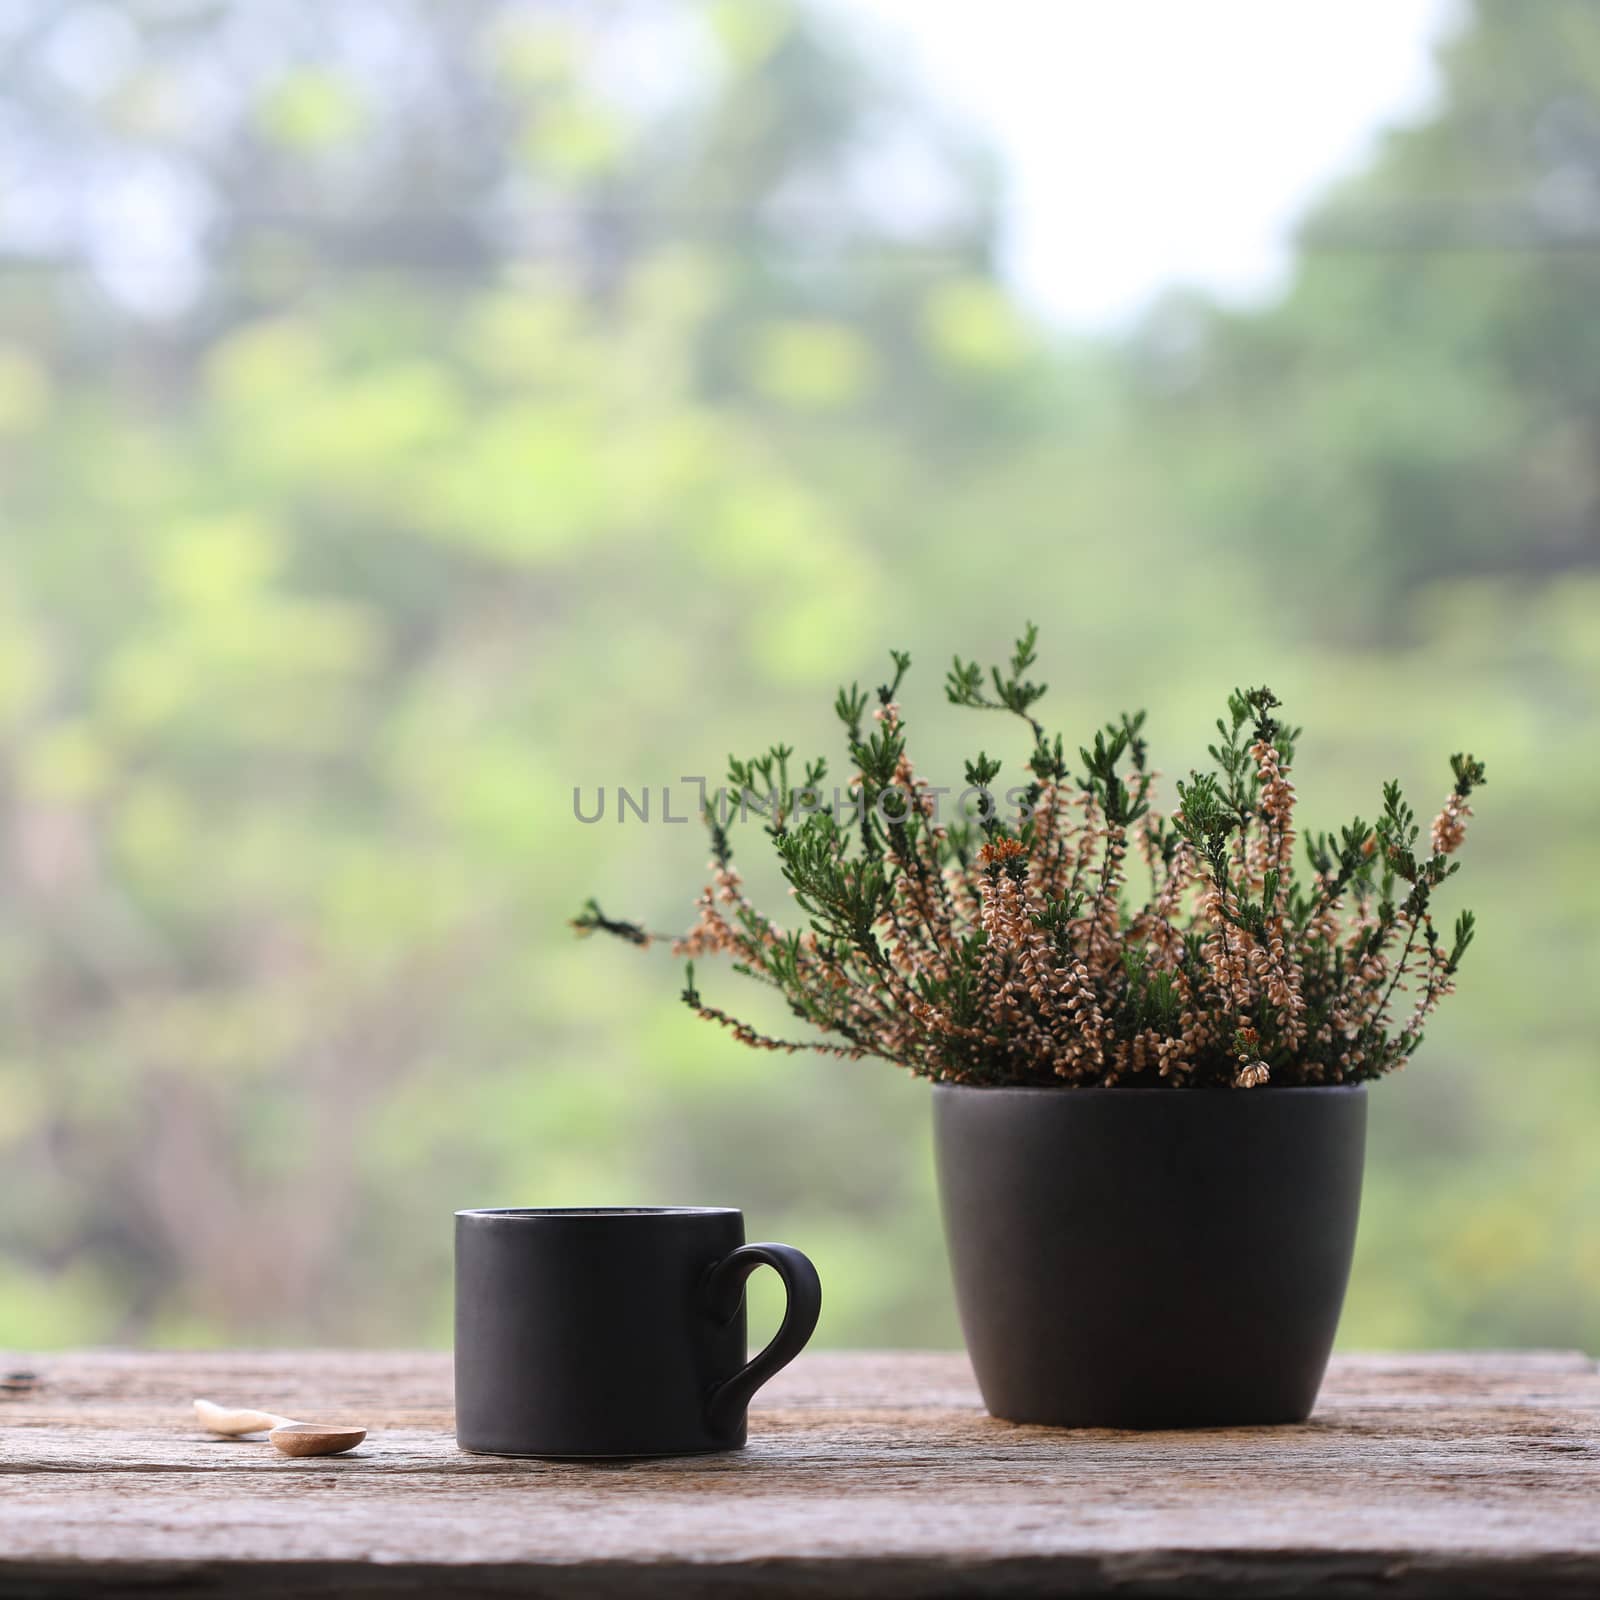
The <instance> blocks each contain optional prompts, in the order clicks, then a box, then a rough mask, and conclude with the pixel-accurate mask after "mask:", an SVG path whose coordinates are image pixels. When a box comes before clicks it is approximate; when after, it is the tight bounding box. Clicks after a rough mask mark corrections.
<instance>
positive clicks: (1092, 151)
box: [839, 0, 1454, 323]
mask: <svg viewBox="0 0 1600 1600" xmlns="http://www.w3.org/2000/svg"><path fill="white" fill-rule="evenodd" d="M839 3H840V4H841V5H842V6H843V8H844V9H845V10H846V11H848V12H852V13H855V14H856V15H857V17H858V20H860V19H862V14H866V16H867V17H870V18H872V19H873V20H874V21H875V22H876V23H877V24H878V30H877V31H879V32H880V33H881V34H882V36H883V37H884V39H885V40H887V41H892V43H893V45H894V47H895V48H897V49H903V50H904V52H905V54H906V55H907V56H908V57H909V59H910V61H911V63H912V65H913V68H914V70H916V71H917V72H918V73H919V75H920V76H921V77H922V79H923V80H924V81H925V82H926V83H928V84H929V85H931V87H932V88H933V90H934V92H935V97H936V98H937V99H938V100H939V101H941V102H942V103H944V104H945V105H947V106H948V107H950V108H951V109H952V110H953V111H956V112H958V113H959V114H961V115H962V117H963V118H964V119H965V120H967V121H970V122H972V123H975V124H976V125H977V126H978V127H979V128H980V129H982V130H985V131H986V132H987V133H988V135H989V137H990V138H991V139H992V140H994V141H995V142H996V143H997V144H998V145H999V147H1000V149H1001V151H1002V152H1003V155H1004V157H1005V159H1006V161H1007V164H1008V167H1009V169H1010V172H1011V182H1012V185H1013V187H1012V194H1011V213H1010V264H1011V270H1012V274H1013V276H1014V278H1015V280H1016V281H1017V283H1018V284H1019V286H1020V287H1021V288H1022V289H1023V290H1024V292H1026V293H1027V294H1028V295H1029V297H1030V298H1031V299H1033V300H1034V301H1035V302H1036V303H1037V304H1038V305H1039V306H1040V308H1041V309H1043V310H1045V311H1048V312H1051V313H1054V314H1055V315H1057V316H1060V317H1062V318H1064V319H1067V320H1070V321H1074V322H1080V323H1104V322H1107V321H1114V320H1116V319H1117V318H1119V317H1122V316H1126V315H1127V314H1129V313H1130V312H1133V311H1135V310H1137V309H1138V307H1139V306H1140V305H1141V304H1143V303H1144V302H1145V301H1146V300H1148V299H1149V297H1150V296H1151V294H1153V293H1154V292H1156V291H1157V290H1159V289H1161V288H1162V287H1164V286H1166V285H1169V284H1172V283H1192V284H1198V285H1203V286H1204V287H1206V288H1208V289H1211V290H1213V291H1216V292H1219V293H1221V294H1224V295H1227V296H1232V297H1240V298H1246V297H1250V296H1253V295H1259V294H1261V293H1264V292H1267V291H1270V290H1271V288H1272V287H1273V286H1274V285H1275V283H1277V282H1278V281H1279V275H1280V274H1281V272H1282V269H1283V266H1284V263H1285V259H1286V247H1287V245H1288V243H1289V239H1290V235H1291V233H1292V230H1293V227H1294V224H1295V221H1296V219H1297V217H1298V215H1299V214H1300V212H1301V210H1302V208H1303V207H1304V205H1305V203H1306V202H1307V201H1308V200H1309V199H1310V198H1311V197H1312V196H1313V195H1314V194H1315V193H1316V192H1317V191H1318V189H1319V188H1320V187H1321V186H1322V185H1323V184H1324V183H1326V182H1327V180H1328V179H1330V178H1332V177H1336V176H1338V175H1339V174H1340V173H1342V172H1345V171H1348V170H1349V169H1350V168H1351V167H1352V166H1353V165H1355V164H1356V163H1357V162H1358V161H1359V160H1360V158H1361V156H1362V155H1363V153H1365V152H1366V151H1367V150H1368V149H1369V148H1370V146H1371V142H1372V140H1373V137H1374V135H1375V134H1376V133H1377V132H1378V131H1379V130H1381V129H1382V128H1383V127H1384V126H1385V125H1388V124H1391V123H1394V122H1396V121H1402V120H1404V119H1405V118H1406V117H1407V116H1409V115H1413V114H1415V113H1416V112H1417V111H1419V110H1420V109H1422V108H1424V107H1426V105H1427V104H1428V101H1429V97H1430V95H1431V93H1432V91H1433V87H1434V73H1433V64H1432V54H1431V45H1432V42H1433V40H1435V39H1436V38H1437V37H1438V36H1439V35H1440V33H1441V32H1443V31H1444V30H1445V29H1446V28H1447V26H1448V24H1449V21H1450V18H1451V16H1452V15H1453V10H1454V8H1453V5H1452V3H1451V0H1339V3H1338V4H1336V5H1333V4H1306V3H1303V0H839Z"/></svg>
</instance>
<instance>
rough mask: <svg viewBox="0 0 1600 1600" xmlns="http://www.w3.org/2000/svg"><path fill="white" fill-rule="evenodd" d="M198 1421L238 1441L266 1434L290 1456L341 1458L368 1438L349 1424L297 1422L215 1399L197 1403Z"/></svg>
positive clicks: (277, 1446) (205, 1426)
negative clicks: (215, 1400) (217, 1402)
mask: <svg viewBox="0 0 1600 1600" xmlns="http://www.w3.org/2000/svg"><path fill="white" fill-rule="evenodd" d="M194 1414H195V1419H196V1421H198V1422H199V1424H200V1426H201V1427H202V1428H205V1429H207V1430H208V1431H209V1432H211V1433H220V1434H222V1435H223V1436H224V1437H226V1438H229V1439H238V1438H241V1437H243V1436H244V1435H245V1434H248V1433H264V1434H266V1436H267V1438H268V1439H269V1440H271V1442H272V1443H273V1445H274V1446H275V1447H276V1448H277V1449H279V1450H281V1451H282V1452H283V1453H284V1455H286V1456H337V1455H342V1454H343V1453H344V1452H345V1451H346V1450H354V1449H355V1447H356V1446H357V1445H358V1444H360V1443H361V1441H362V1440H363V1439H365V1438H366V1436H367V1430H366V1429H365V1428H355V1427H351V1426H350V1425H349V1424H348V1423H330V1422H296V1421H295V1420H294V1418H293V1417H280V1416H278V1415H277V1414H276V1413H275V1412H271V1411H251V1410H249V1409H246V1408H240V1407H228V1406H219V1405H217V1404H216V1403H215V1402H214V1401H211V1400H196V1401H195V1403H194Z"/></svg>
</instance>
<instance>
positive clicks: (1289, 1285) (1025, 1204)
mask: <svg viewBox="0 0 1600 1600" xmlns="http://www.w3.org/2000/svg"><path fill="white" fill-rule="evenodd" d="M933 1105H934V1135H935V1147H936V1151H937V1155H938V1163H939V1189H940V1194H941V1198H942V1201H943V1207H944V1223H945V1237H946V1240H947V1242H948V1244H949V1248H950V1262H951V1266H952V1268H953V1270H954V1273H955V1286H956V1300H957V1303H958V1305H959V1307H960V1311H961V1323H962V1327H963V1329H964V1331H965V1333H966V1339H967V1349H968V1351H969V1352H970V1353H971V1356H972V1365H973V1368H974V1370H975V1372H976V1373H977V1378H978V1387H979V1388H980V1389H981V1390H982V1392H983V1399H984V1404H985V1405H987V1406H988V1408H989V1410H990V1412H991V1413H992V1414H993V1415H995V1416H997V1417H1004V1418H1007V1419H1009V1420H1010V1421H1013V1422H1040V1423H1050V1424H1054V1425H1056V1426H1059V1427H1104V1428H1186V1427H1206V1426H1229V1425H1238V1424H1246V1423H1274V1422H1300V1421H1303V1420H1304V1419H1305V1418H1306V1417H1307V1416H1308V1415H1310V1412H1311V1408H1312V1406H1313V1405H1314V1404H1315V1402H1316V1398H1317V1389H1318V1387H1319V1386H1320V1384H1321V1382H1322V1373H1323V1369H1324V1367H1325V1366H1326V1365H1327V1361H1328V1352H1329V1350H1330V1349H1331V1348H1332V1345H1333V1336H1334V1331H1335V1329H1336V1328H1337V1327H1338V1323H1339V1310H1340V1307H1341V1305H1342V1304H1343V1301H1344V1291H1345V1283H1346V1280H1347V1279H1348V1277H1349V1273H1350V1256H1351V1252H1352V1251H1353V1249H1354V1247H1355V1238H1356V1219H1357V1215H1358V1212H1359V1210H1360V1205H1361V1170H1362V1164H1363V1159H1364V1155H1365V1150H1366V1130H1367V1094H1366V1089H1365V1087H1363V1086H1360V1085H1357V1086H1354V1087H1345V1086H1341V1087H1336V1088H1315V1089H1272V1088H1263V1089H1215V1090H1208V1089H1190V1090H1185V1089H1068V1088H1061V1089H981V1088H967V1087H963V1086H960V1085H955V1084H938V1085H936V1086H935V1087H934V1091H933Z"/></svg>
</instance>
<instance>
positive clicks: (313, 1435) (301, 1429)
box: [267, 1422, 367, 1456]
mask: <svg viewBox="0 0 1600 1600" xmlns="http://www.w3.org/2000/svg"><path fill="white" fill-rule="evenodd" d="M366 1436H367V1430H366V1429H365V1428H352V1427H349V1426H346V1425H341V1424H339V1423H336V1422H286V1423H284V1425H283V1426H282V1427H281V1428H274V1429H273V1430H272V1432H271V1433H269V1434H268V1435H267V1437H268V1438H269V1439H270V1440H271V1441H272V1442H273V1444H275V1445H276V1446H277V1447H278V1448H279V1449H280V1450H281V1451H282V1452H283V1453H284V1454H285V1455H286V1456H337V1455H343V1454H344V1452H345V1451H346V1450H354V1449H355V1447H356V1446H357V1445H358V1444H360V1443H361V1441H362V1440H363V1439H365V1438H366Z"/></svg>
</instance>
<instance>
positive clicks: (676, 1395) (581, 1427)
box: [456, 1207, 822, 1456]
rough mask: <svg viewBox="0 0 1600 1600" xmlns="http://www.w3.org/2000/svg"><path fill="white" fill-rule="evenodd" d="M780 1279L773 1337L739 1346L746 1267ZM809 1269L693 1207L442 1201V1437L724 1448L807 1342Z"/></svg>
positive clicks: (576, 1450) (508, 1446)
mask: <svg viewBox="0 0 1600 1600" xmlns="http://www.w3.org/2000/svg"><path fill="white" fill-rule="evenodd" d="M762 1266H766V1267H772V1268H774V1269H775V1270H776V1271H777V1273H778V1276H779V1277H780V1278H782V1279H783V1284H784V1288H785V1289H786V1290H787V1292H788V1297H789V1302H788V1307H787V1309H786V1310H785V1312H784V1318H783V1325H782V1326H781V1327H780V1328H779V1329H778V1332H777V1335H776V1337H774V1339H773V1341H772V1343H771V1344H769V1345H768V1346H767V1347H766V1349H765V1350H763V1351H762V1352H761V1354H760V1355H758V1356H757V1357H756V1358H755V1359H754V1360H753V1361H748V1362H747V1361H746V1359H745V1355H746V1350H745V1306H744V1285H745V1280H746V1279H747V1278H748V1277H749V1276H750V1274H751V1273H752V1272H754V1271H755V1269H756V1268H757V1267H762ZM821 1310H822V1283H821V1281H820V1280H819V1279H818V1277H817V1270H816V1268H815V1267H813V1266H812V1265H811V1263H810V1261H808V1260H807V1259H806V1257H805V1256H803V1255H802V1254H801V1253H800V1252H799V1251H798V1250H796V1249H794V1248H793V1247H792V1246H790V1245H786V1244H746V1243H745V1242H744V1215H743V1213H742V1212H739V1211H731V1210H724V1209H721V1208H714V1207H706V1208H703V1209H702V1208H698V1207H682V1208H679V1207H662V1208H660V1209H651V1208H645V1207H637V1208H620V1207H619V1208H616V1209H599V1210H562V1211H536V1210H507V1211H458V1212H457V1213H456V1442H457V1443H458V1444H459V1445H460V1446H461V1448H462V1449H464V1450H476V1451H481V1452H483V1453H485V1454H488V1455H499V1456H665V1455H690V1454H694V1453H697V1452H700V1451H707V1450H737V1449H738V1448H739V1447H740V1446H741V1445H743V1444H744V1442H745V1407H746V1406H747V1405H748V1404H749V1403H750V1397H751V1396H752V1395H753V1394H754V1393H755V1392H756V1390H757V1389H759V1388H760V1387H761V1385H762V1384H764V1383H765V1382H766V1381H767V1380H768V1379H769V1378H770V1377H772V1376H773V1375H774V1374H775V1373H776V1372H778V1371H780V1370H781V1369H782V1368H784V1367H786V1366H787V1365H788V1364H789V1363H790V1362H791V1361H793V1360H794V1358H795V1357H796V1356H797V1355H799V1353H800V1352H801V1350H803V1349H804V1348H805V1344H806V1341H807V1340H808V1339H809V1338H810V1337H811V1333H812V1330H813V1329H814V1328H815V1327H816V1325H817V1317H818V1315H819V1313H820V1312H821Z"/></svg>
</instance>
